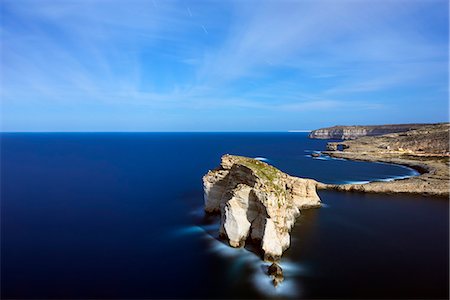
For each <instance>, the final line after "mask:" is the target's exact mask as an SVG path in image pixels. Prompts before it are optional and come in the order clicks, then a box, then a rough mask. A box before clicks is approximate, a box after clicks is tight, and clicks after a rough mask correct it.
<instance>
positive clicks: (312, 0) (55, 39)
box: [0, 0, 449, 131]
mask: <svg viewBox="0 0 450 300" xmlns="http://www.w3.org/2000/svg"><path fill="white" fill-rule="evenodd" d="M0 9H1V19H0V34H1V45H0V50H1V52H0V56H1V61H0V67H1V69H0V70H1V74H0V99H1V107H0V109H1V111H0V112H1V130H2V131H286V130H299V129H306V130H307V129H315V128H319V127H325V126H332V125H354V124H360V125H364V124H393V123H416V122H417V123H422V122H446V121H448V119H449V103H448V101H449V100H448V92H449V91H448V84H449V77H448V76H449V75H448V67H449V58H448V55H449V46H448V43H449V37H448V35H449V32H448V21H449V20H448V18H449V17H448V1H447V0H298V1H282V0H281V1H280V0H277V1H253V0H240V1H186V0H184V1H172V0H164V1H163V0H145V1H144V0H52V1H48V0H39V1H38V0H2V1H1V2H0Z"/></svg>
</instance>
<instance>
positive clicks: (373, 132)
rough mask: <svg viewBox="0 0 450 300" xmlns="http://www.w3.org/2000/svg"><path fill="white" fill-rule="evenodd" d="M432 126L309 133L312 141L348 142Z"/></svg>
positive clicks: (355, 127)
mask: <svg viewBox="0 0 450 300" xmlns="http://www.w3.org/2000/svg"><path fill="white" fill-rule="evenodd" d="M428 125H432V124H391V125H366V126H361V125H353V126H333V127H327V128H320V129H316V130H313V131H311V133H310V134H309V137H310V138H312V139H335V140H349V139H355V138H359V137H362V136H378V135H384V134H389V133H400V132H406V131H410V130H415V129H419V128H422V127H424V126H428Z"/></svg>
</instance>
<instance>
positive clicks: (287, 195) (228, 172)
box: [203, 155, 321, 261]
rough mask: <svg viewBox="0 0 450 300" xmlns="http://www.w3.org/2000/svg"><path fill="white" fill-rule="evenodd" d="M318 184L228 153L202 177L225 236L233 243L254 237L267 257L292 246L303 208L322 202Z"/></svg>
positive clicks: (208, 207) (276, 256)
mask: <svg viewBox="0 0 450 300" xmlns="http://www.w3.org/2000/svg"><path fill="white" fill-rule="evenodd" d="M317 185H318V182H316V181H315V180H312V179H303V178H297V177H293V176H290V175H288V174H286V173H283V172H281V171H280V170H278V169H276V168H275V167H273V166H271V165H268V164H267V163H264V162H262V161H258V160H255V159H252V158H247V157H242V156H235V155H224V156H223V157H222V161H221V164H220V166H219V167H218V168H216V169H215V170H212V171H209V172H208V173H207V174H206V175H205V176H204V177H203V186H204V200H205V211H206V212H208V213H220V215H221V226H220V235H221V237H223V238H224V239H226V240H228V242H229V244H230V246H232V247H242V246H244V244H245V243H246V241H248V240H250V241H252V242H255V243H256V244H257V245H260V249H261V250H262V253H263V256H264V260H266V261H277V260H279V259H280V258H281V255H282V254H283V252H284V251H285V250H286V249H287V248H288V247H289V245H290V235H289V232H290V230H291V228H292V227H293V225H294V223H295V218H296V217H297V216H298V215H299V214H300V210H301V209H306V208H312V207H320V206H321V202H320V199H319V196H318V195H317V192H316V187H317Z"/></svg>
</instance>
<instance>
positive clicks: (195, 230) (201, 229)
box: [172, 223, 219, 236]
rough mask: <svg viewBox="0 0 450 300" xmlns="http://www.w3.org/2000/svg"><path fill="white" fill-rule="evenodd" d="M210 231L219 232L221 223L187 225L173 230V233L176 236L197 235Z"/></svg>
mask: <svg viewBox="0 0 450 300" xmlns="http://www.w3.org/2000/svg"><path fill="white" fill-rule="evenodd" d="M208 231H213V232H217V231H219V224H218V223H214V224H209V225H204V226H197V225H194V226H187V227H183V228H179V229H176V230H174V231H172V235H174V236H184V235H196V234H203V233H207V232H208Z"/></svg>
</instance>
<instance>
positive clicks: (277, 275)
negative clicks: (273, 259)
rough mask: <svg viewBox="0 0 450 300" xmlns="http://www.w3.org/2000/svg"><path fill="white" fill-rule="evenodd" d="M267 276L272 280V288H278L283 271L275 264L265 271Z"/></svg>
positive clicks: (282, 278)
mask: <svg viewBox="0 0 450 300" xmlns="http://www.w3.org/2000/svg"><path fill="white" fill-rule="evenodd" d="M267 274H269V276H271V277H272V278H273V280H272V282H273V285H274V286H278V284H280V283H281V282H282V281H283V280H284V277H283V269H282V268H281V267H280V266H279V265H278V264H277V263H273V264H271V265H270V267H269V268H268V269H267Z"/></svg>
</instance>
